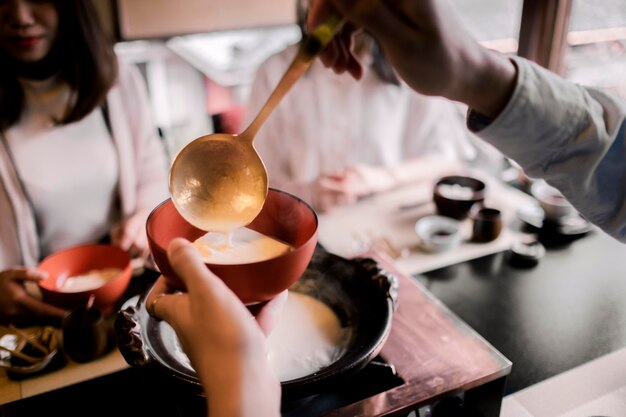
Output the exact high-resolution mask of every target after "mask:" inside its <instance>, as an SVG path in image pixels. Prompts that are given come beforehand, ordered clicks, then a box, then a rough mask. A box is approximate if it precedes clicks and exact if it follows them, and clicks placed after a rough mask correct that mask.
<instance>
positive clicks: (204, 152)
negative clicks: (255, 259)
mask: <svg viewBox="0 0 626 417" xmlns="http://www.w3.org/2000/svg"><path fill="white" fill-rule="evenodd" d="M343 24H344V21H343V20H342V19H341V18H340V17H339V16H337V15H333V16H331V17H330V18H329V19H328V20H327V21H326V22H325V23H324V24H322V25H320V26H318V27H317V28H316V29H315V30H314V31H313V32H312V33H311V35H310V36H308V37H307V38H306V39H305V40H304V41H303V42H302V43H301V44H300V48H299V50H298V53H297V55H296V56H295V58H294V59H293V61H292V63H291V65H290V66H289V68H288V69H287V71H286V72H285V74H284V75H283V78H282V79H281V80H280V82H279V83H278V85H277V86H276V89H275V90H274V92H273V93H272V94H271V95H270V97H269V98H268V100H267V102H266V103H265V105H264V106H263V108H261V110H260V112H259V114H258V115H257V116H256V118H255V119H254V120H253V121H252V123H251V124H250V125H249V126H248V128H247V129H245V130H244V131H243V132H242V133H241V134H239V135H229V134H210V135H206V136H202V137H199V138H197V139H195V140H193V141H192V142H190V143H189V144H187V145H186V146H185V147H183V148H182V149H181V150H180V151H179V152H178V154H177V155H176V157H175V158H174V161H173V163H172V166H171V168H170V176H169V188H170V194H171V196H172V202H173V203H174V206H175V207H176V209H177V210H178V212H179V213H180V214H181V216H182V217H183V218H184V219H185V220H187V221H188V222H189V223H191V224H192V225H194V226H196V227H197V228H199V229H202V230H205V231H213V232H221V233H228V232H230V231H231V230H234V229H236V228H238V227H242V226H245V225H247V224H249V223H250V222H251V221H252V220H254V218H255V217H256V216H257V214H259V212H260V211H261V208H262V207H263V204H264V203H265V198H266V197H267V192H268V178H267V171H266V170H265V165H264V164H263V161H262V160H261V158H260V157H259V155H258V154H257V152H256V150H255V149H254V147H253V146H252V142H253V140H254V137H255V135H256V133H257V132H258V131H259V129H260V128H261V126H262V125H263V123H264V122H265V120H266V119H267V118H268V117H269V115H270V114H271V112H272V111H273V110H274V108H275V107H276V106H277V105H278V103H279V102H280V100H281V99H282V98H283V97H284V96H285V94H286V93H287V92H288V91H289V89H290V88H291V87H292V86H293V85H294V84H295V82H296V81H297V80H298V79H299V78H300V77H301V76H302V74H304V72H306V70H307V69H308V68H309V66H310V65H311V63H312V62H313V60H314V59H315V57H316V56H317V55H318V53H319V52H321V51H322V50H323V49H324V48H325V47H326V45H328V43H329V42H330V40H331V39H332V37H333V36H334V35H335V34H336V33H337V32H338V31H339V30H340V29H341V27H342V26H343Z"/></svg>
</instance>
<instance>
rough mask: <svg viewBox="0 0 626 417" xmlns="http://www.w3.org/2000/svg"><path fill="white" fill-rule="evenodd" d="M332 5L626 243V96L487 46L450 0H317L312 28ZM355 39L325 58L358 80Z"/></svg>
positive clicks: (415, 84) (406, 73) (408, 76)
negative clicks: (468, 28)
mask: <svg viewBox="0 0 626 417" xmlns="http://www.w3.org/2000/svg"><path fill="white" fill-rule="evenodd" d="M330 8H336V10H338V11H339V13H341V14H342V15H343V16H344V17H345V18H346V19H348V20H349V21H350V22H352V23H353V24H354V25H355V26H357V27H361V28H365V30H367V31H369V32H370V33H371V34H372V35H373V36H374V37H376V38H377V39H378V41H379V42H380V43H381V45H382V46H383V49H384V52H385V54H386V55H387V57H388V59H389V61H390V62H391V64H392V65H393V66H394V68H395V69H396V71H397V73H398V75H399V76H400V77H402V78H403V79H404V80H405V81H406V82H407V83H408V84H409V85H410V86H411V87H412V88H413V89H414V90H416V91H418V92H420V93H422V94H427V95H439V96H443V97H446V98H448V99H451V100H454V101H458V102H462V103H465V104H466V105H468V106H469V108H470V110H471V111H470V112H469V113H468V120H467V122H468V126H469V127H470V129H472V130H474V132H475V133H476V134H477V135H478V136H479V137H481V138H482V139H484V140H486V141H487V142H489V143H491V144H492V145H494V146H495V147H496V148H498V149H499V150H500V151H501V152H502V153H503V154H505V155H506V156H507V157H509V158H511V159H513V160H515V161H516V162H517V163H518V164H519V165H520V166H521V167H522V168H523V169H524V171H525V174H526V175H527V176H529V177H530V178H543V179H545V180H546V181H548V182H549V183H550V184H551V185H553V186H554V187H556V188H558V189H559V190H560V191H561V192H562V193H563V194H564V195H565V196H566V197H567V199H568V200H569V201H570V202H571V203H572V204H573V205H574V206H575V207H576V208H577V209H578V210H579V211H580V212H581V213H582V214H583V215H584V216H585V217H586V218H587V219H588V220H589V221H591V222H592V223H594V224H596V225H598V226H599V227H601V228H602V229H603V230H605V231H606V232H608V233H610V234H611V235H612V236H614V237H615V238H617V239H619V240H622V241H626V192H624V184H625V183H626V163H624V162H625V160H626V151H625V149H626V101H625V100H623V99H621V98H619V97H617V96H612V95H609V94H606V93H604V92H601V91H599V90H597V89H593V88H585V87H583V86H580V85H577V84H574V83H572V82H569V81H567V80H565V79H563V78H561V77H559V76H557V75H556V74H554V73H552V72H550V71H548V70H546V69H544V68H542V67H540V66H539V65H537V64H535V63H533V62H530V61H528V60H525V59H523V58H520V57H514V56H511V57H509V56H506V55H504V54H501V53H499V52H496V51H493V50H490V49H487V48H485V47H483V46H482V45H481V44H480V43H479V42H477V41H476V39H474V38H473V37H472V36H471V34H469V33H468V32H467V31H466V30H465V29H464V28H463V24H462V23H463V22H462V21H461V20H460V19H459V18H458V17H457V16H456V15H455V13H454V11H453V10H452V8H451V7H450V5H449V4H448V3H447V2H445V1H442V0H423V1H408V0H406V1H402V0H399V1H386V0H316V1H314V7H313V9H312V10H311V13H310V15H309V25H310V26H311V27H315V26H316V25H317V24H319V22H321V21H323V19H324V17H325V16H326V15H327V14H328V11H329V9H330ZM347 39H348V37H347V36H345V34H342V36H341V37H338V38H336V39H335V44H342V45H340V46H337V45H334V47H333V48H330V49H329V50H327V51H325V52H324V54H323V56H322V58H323V61H324V63H325V64H326V65H327V66H330V67H332V68H333V69H334V70H335V71H338V72H341V71H345V70H346V69H348V70H349V71H350V73H352V74H358V71H355V70H354V69H353V67H355V66H356V65H357V64H356V61H355V60H354V56H352V55H350V54H349V53H348V52H347V51H349V46H348V44H347V43H346V40H347ZM339 52H341V53H339Z"/></svg>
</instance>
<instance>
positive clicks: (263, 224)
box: [146, 188, 318, 304]
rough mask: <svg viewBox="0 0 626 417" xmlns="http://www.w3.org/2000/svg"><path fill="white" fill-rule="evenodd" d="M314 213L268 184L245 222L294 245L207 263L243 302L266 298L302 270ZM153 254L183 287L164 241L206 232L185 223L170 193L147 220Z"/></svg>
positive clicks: (311, 245)
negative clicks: (259, 257)
mask: <svg viewBox="0 0 626 417" xmlns="http://www.w3.org/2000/svg"><path fill="white" fill-rule="evenodd" d="M317 226H318V219H317V215H316V213H315V211H314V210H313V209H312V208H311V206H309V205H308V204H306V203H305V202H304V201H302V200H300V199H299V198H297V197H295V196H293V195H291V194H289V193H286V192H284V191H280V190H276V189H271V188H270V190H269V193H268V195H267V199H266V200H265V205H264V206H263V209H262V210H261V212H260V213H259V215H258V216H257V217H256V218H255V219H254V220H253V221H252V223H250V224H249V225H248V226H247V227H249V228H250V229H252V230H254V231H257V232H259V233H262V234H264V235H267V236H270V237H273V238H275V239H278V240H280V241H282V242H285V243H287V244H289V245H291V246H293V250H292V251H289V252H286V253H284V254H282V255H280V256H277V257H275V258H271V259H267V260H263V261H259V262H251V263H243V264H235V265H218V264H211V263H205V265H206V266H207V267H208V268H209V269H211V271H213V272H214V273H215V274H216V275H217V276H219V277H220V278H221V279H222V280H223V281H224V282H225V283H226V285H228V287H229V288H230V289H231V290H232V291H233V292H234V293H235V294H237V296H238V297H239V298H240V299H241V301H242V302H244V303H245V304H254V303H258V302H262V301H267V300H269V299H271V298H273V297H275V296H276V295H278V294H280V293H281V292H282V291H284V290H286V289H288V288H289V287H290V286H291V285H292V284H294V283H295V282H296V281H297V280H298V279H299V278H300V276H301V275H302V273H303V272H304V271H305V269H306V267H307V266H308V264H309V262H310V261H311V257H312V256H313V251H314V250H315V246H316V245H317ZM146 231H147V234H148V243H149V245H150V251H151V252H152V257H153V258H154V261H155V263H156V265H157V267H158V268H159V270H160V271H161V273H162V274H163V275H165V276H166V277H167V278H168V279H169V280H170V282H171V283H172V284H173V285H174V286H178V287H182V282H181V280H180V278H178V277H177V276H176V274H175V273H174V271H173V270H172V268H171V266H170V264H169V261H168V259H167V245H168V244H169V242H170V241H171V240H172V239H174V238H176V237H183V238H185V239H187V240H189V241H191V242H193V241H195V240H196V239H198V238H199V237H200V236H202V235H204V234H205V233H206V232H205V231H203V230H200V229H198V228H196V227H194V226H192V225H191V224H189V223H188V222H187V221H186V220H185V219H183V217H182V216H181V215H180V214H179V213H178V211H177V210H176V208H175V207H174V204H173V203H172V201H171V199H167V200H165V201H164V202H163V203H161V204H160V205H159V206H157V207H156V208H155V209H154V210H153V211H152V213H151V214H150V216H149V217H148V221H147V224H146Z"/></svg>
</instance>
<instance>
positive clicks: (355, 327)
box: [115, 245, 398, 400]
mask: <svg viewBox="0 0 626 417" xmlns="http://www.w3.org/2000/svg"><path fill="white" fill-rule="evenodd" d="M397 285H398V284H397V279H396V277H395V276H392V275H390V274H388V273H387V272H386V271H383V270H381V269H380V267H379V266H378V264H377V263H376V262H375V261H374V260H372V259H370V258H358V259H352V260H347V259H345V258H341V257H339V256H336V255H333V254H330V253H328V252H326V251H325V250H324V249H323V248H322V247H321V246H319V245H318V247H317V248H316V250H315V253H314V255H313V258H312V260H311V263H310V264H309V266H308V268H307V270H306V271H305V273H304V274H303V276H302V277H301V278H300V280H299V281H298V282H297V283H296V284H295V285H294V286H293V287H291V288H290V290H292V291H297V292H301V293H304V294H307V295H310V296H313V297H315V298H317V299H318V300H320V301H322V302H324V303H325V304H326V305H328V306H329V307H330V308H332V309H333V311H334V312H335V314H337V316H338V318H339V320H340V322H341V324H342V326H344V327H349V328H350V330H351V335H352V337H351V339H350V341H349V342H348V345H347V348H346V351H345V353H344V354H343V355H342V356H341V357H340V358H338V359H337V360H336V361H335V362H334V363H332V364H331V365H329V366H328V367H326V368H324V369H321V370H320V371H318V372H315V373H313V374H311V375H308V376H305V377H302V378H298V379H293V380H289V381H283V382H282V383H281V385H282V396H283V400H284V399H289V400H297V399H300V398H305V397H309V396H312V395H315V394H317V393H319V392H321V391H323V390H326V389H330V388H332V387H333V386H336V384H338V383H340V382H341V381H344V380H345V379H346V378H347V377H349V376H351V375H353V374H355V373H356V372H357V371H359V370H361V369H363V368H364V367H365V366H366V365H367V364H368V363H369V362H370V361H371V360H372V359H373V358H374V357H376V355H378V353H379V352H380V350H381V349H382V347H383V344H384V343H385V341H386V340H387V337H388V336H389V332H390V330H391V322H392V318H393V311H394V309H395V306H396V303H397ZM146 295H147V292H146V293H145V294H143V295H142V296H141V297H140V298H139V300H138V301H137V303H136V305H132V306H128V307H126V308H125V309H123V310H120V312H119V313H118V316H117V318H116V323H115V330H116V334H117V338H118V347H119V349H120V352H121V353H122V355H123V356H124V358H125V360H126V361H127V362H128V363H129V364H130V365H131V366H133V367H139V368H144V369H146V370H149V371H150V372H154V373H155V374H156V376H158V377H159V378H162V379H163V380H164V381H166V382H170V383H172V384H174V385H175V386H176V388H178V389H182V391H183V392H186V393H193V394H196V395H200V396H202V395H203V394H202V387H201V385H200V382H199V381H198V378H197V375H196V372H195V371H194V369H193V368H192V366H191V365H190V363H189V361H188V359H187V356H186V355H185V354H184V353H183V352H182V351H181V349H180V344H179V342H178V339H177V337H176V334H175V333H174V331H173V329H172V328H171V327H170V326H169V325H168V324H166V323H164V322H160V321H157V320H154V319H153V318H152V317H150V316H149V315H148V313H147V312H146V309H145V297H146Z"/></svg>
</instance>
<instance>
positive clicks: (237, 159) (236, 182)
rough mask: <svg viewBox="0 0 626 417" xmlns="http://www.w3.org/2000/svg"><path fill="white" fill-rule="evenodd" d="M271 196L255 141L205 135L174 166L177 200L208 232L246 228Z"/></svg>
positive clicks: (173, 186)
mask: <svg viewBox="0 0 626 417" xmlns="http://www.w3.org/2000/svg"><path fill="white" fill-rule="evenodd" d="M267 192H268V182H267V172H266V170H265V165H264V164H263V161H262V160H261V158H260V157H259V155H258V154H257V153H256V151H255V150H254V148H252V144H251V143H250V141H249V140H246V139H245V138H240V137H238V136H237V135H228V134H213V135H206V136H202V137H200V138H198V139H196V140H194V141H193V142H191V143H190V144H189V145H187V146H186V147H184V148H183V149H182V150H181V151H180V152H179V154H178V155H177V156H176V158H175V159H174V162H173V164H172V167H171V172H170V193H171V196H172V201H173V202H174V205H175V206H176V209H177V210H178V211H179V213H180V214H181V216H183V217H184V218H185V219H186V220H187V221H188V222H189V223H191V224H193V225H194V226H196V227H197V228H199V229H202V230H211V231H216V232H228V231H229V230H233V229H235V228H237V227H241V226H245V225H246V224H248V223H250V221H251V220H252V219H254V218H255V217H256V216H257V215H258V214H259V212H260V211H261V208H262V207H263V202H264V201H265V198H266V197H267Z"/></svg>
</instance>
